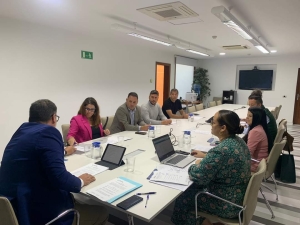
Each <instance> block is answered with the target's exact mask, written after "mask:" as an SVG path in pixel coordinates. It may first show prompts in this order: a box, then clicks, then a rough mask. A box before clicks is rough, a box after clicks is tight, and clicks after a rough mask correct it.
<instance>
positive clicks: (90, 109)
mask: <svg viewBox="0 0 300 225" xmlns="http://www.w3.org/2000/svg"><path fill="white" fill-rule="evenodd" d="M109 134H110V131H109V130H108V129H106V130H103V127H102V124H101V119H100V109H99V106H98V103H97V101H96V100H95V99H94V98H91V97H90V98H86V99H85V100H84V102H83V103H82V104H81V106H80V109H79V111H78V115H77V116H74V117H73V118H72V119H71V121H70V130H69V133H68V135H67V140H68V144H69V145H74V144H76V143H81V142H85V141H89V140H92V139H96V138H100V137H102V136H104V135H109Z"/></svg>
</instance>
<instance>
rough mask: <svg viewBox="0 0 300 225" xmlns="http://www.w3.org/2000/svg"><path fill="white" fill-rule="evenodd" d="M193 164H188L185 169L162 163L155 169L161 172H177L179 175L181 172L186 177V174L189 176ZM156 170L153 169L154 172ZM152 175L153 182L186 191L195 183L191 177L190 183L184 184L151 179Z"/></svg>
mask: <svg viewBox="0 0 300 225" xmlns="http://www.w3.org/2000/svg"><path fill="white" fill-rule="evenodd" d="M192 164H193V163H192ZM192 164H190V165H189V166H186V167H185V168H183V169H181V168H178V167H174V166H169V165H163V164H160V165H158V166H157V169H155V171H158V172H160V173H169V174H173V173H175V174H177V175H178V174H181V175H182V176H184V177H186V176H188V169H189V167H190V166H191V165H192ZM155 171H153V174H154V173H155ZM151 177H152V176H151ZM151 177H150V182H151V183H155V184H158V185H162V186H166V187H169V188H173V189H176V190H180V191H185V190H186V189H187V188H188V187H189V186H191V185H192V183H193V181H191V180H189V179H188V184H187V185H182V184H178V183H167V182H160V181H154V180H151Z"/></svg>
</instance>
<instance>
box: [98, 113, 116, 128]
mask: <svg viewBox="0 0 300 225" xmlns="http://www.w3.org/2000/svg"><path fill="white" fill-rule="evenodd" d="M114 117H115V116H108V117H101V123H102V126H103V129H110V127H111V124H112V122H113V120H114ZM107 118H108V119H107ZM106 120H107V122H106Z"/></svg>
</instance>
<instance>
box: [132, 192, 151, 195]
mask: <svg viewBox="0 0 300 225" xmlns="http://www.w3.org/2000/svg"><path fill="white" fill-rule="evenodd" d="M154 194H156V192H148V193H137V194H136V195H154Z"/></svg>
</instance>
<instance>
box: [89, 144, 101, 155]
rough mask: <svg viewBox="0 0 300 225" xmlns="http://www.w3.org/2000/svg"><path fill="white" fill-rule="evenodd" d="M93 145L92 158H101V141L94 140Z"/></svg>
mask: <svg viewBox="0 0 300 225" xmlns="http://www.w3.org/2000/svg"><path fill="white" fill-rule="evenodd" d="M92 146H93V147H92V154H91V158H92V159H100V158H101V156H102V146H101V142H93V144H92Z"/></svg>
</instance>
